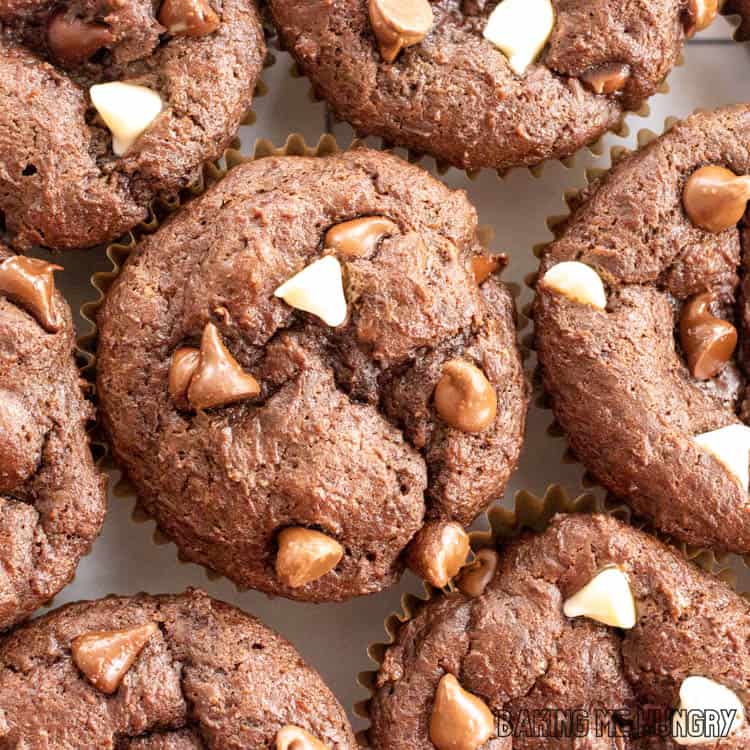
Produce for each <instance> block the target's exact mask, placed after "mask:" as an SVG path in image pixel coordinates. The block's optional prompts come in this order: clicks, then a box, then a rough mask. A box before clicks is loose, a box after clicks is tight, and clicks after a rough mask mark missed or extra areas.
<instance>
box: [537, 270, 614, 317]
mask: <svg viewBox="0 0 750 750" xmlns="http://www.w3.org/2000/svg"><path fill="white" fill-rule="evenodd" d="M541 283H542V284H543V285H544V286H546V287H548V288H549V289H553V290H554V291H556V292H559V293H560V294H562V295H564V296H565V297H567V298H568V299H571V300H573V302H580V303H581V304H583V305H591V306H592V307H596V308H598V309H599V310H604V308H605V307H606V306H607V294H606V292H605V291H604V284H603V283H602V279H601V277H600V276H599V274H598V273H597V272H596V271H595V270H594V269H593V268H591V266H587V265H586V264H585V263H579V262H578V261H577V260H567V261H564V262H563V263H558V264H557V265H556V266H552V268H550V269H549V271H547V273H545V274H544V277H543V278H542V281H541Z"/></svg>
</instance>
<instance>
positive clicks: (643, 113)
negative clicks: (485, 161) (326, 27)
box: [267, 11, 685, 181]
mask: <svg viewBox="0 0 750 750" xmlns="http://www.w3.org/2000/svg"><path fill="white" fill-rule="evenodd" d="M269 14H270V11H269ZM267 23H268V27H270V29H271V32H270V33H271V36H270V37H269V38H268V40H267V41H268V45H269V48H271V47H273V49H274V50H275V51H277V52H286V50H285V49H284V48H283V47H282V46H281V43H280V40H279V37H278V35H277V34H276V32H275V29H274V28H273V24H272V22H271V21H270V19H268V21H267ZM287 54H288V53H287ZM290 59H291V60H292V61H291V64H290V66H289V76H290V77H291V78H293V79H301V78H302V79H305V80H307V82H308V83H309V88H308V92H307V98H308V101H310V102H312V103H314V104H322V105H323V106H324V107H325V109H324V113H325V115H324V116H325V121H326V129H327V130H328V131H331V130H332V129H333V127H334V126H335V125H336V124H346V125H349V123H348V122H347V121H346V120H342V119H340V118H338V117H336V115H335V114H334V112H333V110H332V108H331V107H330V106H329V105H328V103H327V102H326V100H325V98H324V97H323V96H320V95H319V94H318V93H317V92H316V91H315V84H314V83H313V82H312V81H311V80H310V78H309V77H308V76H307V75H306V74H305V73H304V72H303V71H302V69H301V68H300V67H299V65H298V64H297V63H296V62H295V61H294V60H293V59H292V58H291V56H290ZM684 62H685V55H684V44H683V49H681V50H680V52H679V54H678V56H677V60H676V62H675V64H674V66H673V68H672V70H674V69H675V68H678V67H681V66H682V65H683V64H684ZM672 70H670V72H669V73H668V74H667V76H666V77H665V79H664V80H663V81H662V82H661V83H660V84H659V85H658V86H657V88H656V91H655V92H654V94H653V95H652V97H649V99H647V100H646V101H644V102H642V103H641V105H640V106H639V107H637V108H636V109H626V110H623V112H622V114H621V116H620V119H619V120H618V122H617V123H616V124H615V125H614V126H613V127H612V128H610V129H609V130H606V131H605V132H604V133H602V134H601V135H600V136H599V137H598V138H596V139H595V140H593V141H592V142H591V143H587V144H584V145H583V146H581V148H579V149H578V150H577V151H575V152H574V153H572V154H570V155H568V156H565V157H560V158H549V159H545V160H544V161H541V162H539V163H538V164H534V165H532V166H523V165H519V166H517V167H509V168H508V169H506V170H502V171H501V170H497V169H495V170H493V168H492V167H483V168H478V169H463V170H462V169H461V168H460V167H454V166H453V165H451V164H449V163H448V162H445V161H442V160H440V159H438V158H437V157H434V156H431V155H430V154H428V153H426V152H421V151H416V150H413V149H409V148H405V147H400V146H398V144H394V143H391V142H389V141H388V140H387V139H386V138H381V137H379V136H362V137H360V136H355V137H356V138H357V139H358V140H361V141H362V142H364V143H366V145H368V146H369V147H370V148H376V149H380V150H383V151H393V150H394V149H399V150H400V151H402V152H403V153H404V154H405V158H406V160H407V161H409V162H410V163H412V164H421V165H422V166H424V167H425V168H428V167H427V165H425V164H423V162H425V161H432V162H433V163H434V164H435V172H436V173H437V174H438V175H440V176H443V175H444V174H446V173H447V172H449V171H450V170H451V169H456V170H457V171H459V172H463V173H464V174H465V175H466V177H467V178H468V179H469V180H472V181H473V180H476V179H477V178H478V177H479V175H480V174H481V173H482V171H483V170H486V171H490V172H491V171H494V172H495V173H496V174H497V176H498V178H499V179H501V180H502V179H504V178H505V177H506V176H509V175H510V174H512V173H514V172H516V171H518V170H522V171H524V170H525V171H527V172H529V173H530V174H531V176H532V177H536V178H540V177H541V176H542V175H543V173H544V168H545V166H547V165H554V164H562V165H563V166H564V167H566V168H567V169H573V168H574V167H575V166H576V163H577V160H578V159H579V158H584V157H586V156H589V157H595V158H598V157H600V156H602V155H603V154H604V151H605V139H606V138H607V136H609V135H615V136H617V137H618V138H622V139H625V138H627V137H628V136H629V135H630V125H629V122H628V119H629V118H630V116H631V115H634V116H636V117H639V118H647V117H649V116H650V114H651V107H650V104H649V102H650V101H651V99H652V98H653V97H655V96H659V95H663V94H669V93H670V86H669V76H670V75H671V74H672ZM349 127H351V128H352V129H353V126H351V125H349Z"/></svg>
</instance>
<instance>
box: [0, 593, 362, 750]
mask: <svg viewBox="0 0 750 750" xmlns="http://www.w3.org/2000/svg"><path fill="white" fill-rule="evenodd" d="M20 747H24V748H28V750H37V749H38V750H42V748H51V747H54V748H55V750H103V749H104V748H113V749H114V748H116V749H117V750H219V749H220V750H240V749H243V750H244V748H275V750H290V748H295V749H303V750H322V749H323V748H330V750H354V748H355V747H356V742H355V740H354V736H353V734H352V730H351V728H350V727H349V723H348V721H347V718H346V714H345V712H344V710H343V709H342V708H341V706H340V705H339V703H338V701H337V700H336V698H335V697H334V696H333V694H332V693H331V691H330V690H329V689H328V688H327V687H326V686H325V684H324V683H323V681H322V680H321V678H320V676H319V675H318V674H317V672H315V671H314V670H313V669H311V668H310V667H308V666H307V665H306V664H305V663H304V662H303V661H302V658H301V657H300V655H299V653H298V652H297V651H296V649H295V648H294V647H293V646H292V645H291V644H290V643H289V642H288V641H286V640H285V639H284V638H282V637H281V636H280V635H278V634H277V633H274V632H273V631H272V630H270V629H269V628H267V627H266V626H265V625H263V624H262V623H261V622H259V621H258V620H256V619H255V618H254V617H251V616H250V615H247V614H245V613H244V612H241V611H240V610H238V609H235V608H234V607H230V606H229V605H228V604H224V603H222V602H218V601H215V600H213V599H211V598H209V597H208V596H207V595H206V594H204V593H203V592H200V591H194V590H189V591H188V592H187V593H185V594H182V595H179V596H147V595H145V594H140V595H138V596H134V597H131V598H128V597H110V598H107V599H101V600H99V601H92V602H78V603H76V604H71V605H68V606H65V607H62V608H60V609H58V610H55V611H53V612H52V613H50V614H48V615H46V616H44V617H42V618H40V619H37V620H34V621H32V622H30V623H28V624H27V625H25V626H23V627H21V628H19V629H18V630H16V631H15V632H13V633H12V634H11V635H9V636H7V637H6V638H5V639H4V640H0V748H3V749H4V750H5V749H9V748H20Z"/></svg>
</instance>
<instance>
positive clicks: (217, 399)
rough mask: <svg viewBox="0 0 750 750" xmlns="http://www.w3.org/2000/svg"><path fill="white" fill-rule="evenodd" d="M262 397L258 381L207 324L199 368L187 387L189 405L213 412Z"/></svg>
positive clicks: (215, 330) (212, 327) (214, 327)
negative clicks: (248, 399)
mask: <svg viewBox="0 0 750 750" xmlns="http://www.w3.org/2000/svg"><path fill="white" fill-rule="evenodd" d="M170 375H171V372H170ZM259 393H260V386H259V385H258V381H257V380H256V379H255V378H254V377H253V376H252V375H250V374H249V373H247V372H245V371H244V370H243V369H242V368H241V367H240V364H239V362H237V360H236V359H235V358H234V357H233V356H232V354H231V352H230V351H229V349H227V348H226V346H224V343H223V342H222V340H221V337H220V336H219V331H218V329H217V328H216V326H215V325H214V324H213V323H208V324H207V325H206V327H205V328H204V329H203V338H202V339H201V350H200V357H199V360H198V367H197V368H196V370H195V373H194V375H193V377H192V379H191V380H190V385H189V386H188V401H189V402H190V405H191V406H192V407H194V408H195V409H213V408H215V407H217V406H226V405H227V404H233V403H235V402H236V401H242V400H243V399H246V398H253V397H254V396H257V395H258V394H259Z"/></svg>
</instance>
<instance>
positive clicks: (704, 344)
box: [680, 292, 737, 380]
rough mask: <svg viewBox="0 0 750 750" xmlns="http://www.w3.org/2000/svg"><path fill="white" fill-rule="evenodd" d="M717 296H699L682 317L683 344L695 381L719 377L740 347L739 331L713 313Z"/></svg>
mask: <svg viewBox="0 0 750 750" xmlns="http://www.w3.org/2000/svg"><path fill="white" fill-rule="evenodd" d="M713 301H714V295H713V294H712V293H711V292H704V293H703V294H697V295H696V296H695V297H692V298H691V299H690V300H688V301H687V302H686V303H685V305H684V307H683V308H682V312H681V314H680V343H681V344H682V348H683V350H684V351H685V358H686V359H687V363H688V368H689V370H690V373H691V374H692V375H693V377H694V378H697V379H698V380H708V379H710V378H713V377H714V376H715V375H718V374H719V372H721V370H722V368H723V367H724V365H726V363H727V362H728V361H729V359H730V358H731V356H732V354H734V350H735V348H736V347H737V329H736V328H735V327H734V326H733V325H732V324H731V323H730V322H729V321H728V320H722V319H721V318H717V317H716V316H715V315H714V314H713V313H712V312H711V303H712V302H713Z"/></svg>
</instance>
